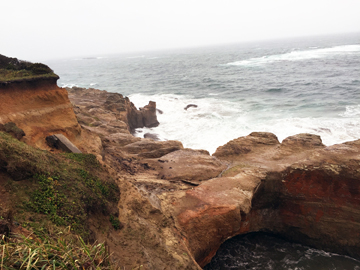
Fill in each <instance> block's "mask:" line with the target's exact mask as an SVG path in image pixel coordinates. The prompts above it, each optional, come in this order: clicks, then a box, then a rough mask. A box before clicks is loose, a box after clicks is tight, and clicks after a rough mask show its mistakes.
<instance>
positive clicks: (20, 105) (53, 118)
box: [0, 78, 81, 148]
mask: <svg viewBox="0 0 360 270" xmlns="http://www.w3.org/2000/svg"><path fill="white" fill-rule="evenodd" d="M56 81H57V78H39V79H36V78H35V79H31V80H26V79H24V80H21V81H15V82H11V83H6V84H2V85H0V100H1V106H0V123H1V124H5V123H7V122H14V123H15V124H16V125H17V126H18V127H19V128H21V129H22V130H23V131H24V132H25V134H26V136H25V137H24V139H23V140H24V141H25V142H26V143H28V144H30V145H35V146H38V147H41V148H46V143H45V138H46V136H49V135H52V134H54V133H62V134H64V135H65V136H66V137H68V138H69V139H70V140H76V139H77V138H78V137H79V135H80V133H81V129H80V126H79V124H78V122H77V119H76V116H75V114H74V110H73V108H72V104H71V103H70V101H69V99H68V95H67V91H66V90H65V89H63V88H59V87H58V86H57V84H56Z"/></svg>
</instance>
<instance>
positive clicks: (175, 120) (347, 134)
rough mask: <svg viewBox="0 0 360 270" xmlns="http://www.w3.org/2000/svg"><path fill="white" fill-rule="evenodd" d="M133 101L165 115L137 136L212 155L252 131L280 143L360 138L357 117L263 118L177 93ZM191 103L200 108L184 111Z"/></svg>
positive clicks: (222, 102)
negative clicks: (296, 138) (308, 136)
mask: <svg viewBox="0 0 360 270" xmlns="http://www.w3.org/2000/svg"><path fill="white" fill-rule="evenodd" d="M130 99H131V101H132V102H134V104H135V105H136V106H139V107H142V106H144V105H146V104H147V103H148V102H149V100H152V101H156V103H157V108H158V109H160V110H161V111H162V112H163V114H158V120H159V122H160V125H159V126H158V127H156V128H150V129H149V128H144V129H139V131H141V133H138V134H137V136H140V137H142V136H143V134H145V133H148V132H150V133H156V134H158V135H159V137H160V138H161V139H162V140H179V141H181V142H182V143H183V145H184V146H185V147H189V148H194V149H206V150H208V151H209V152H210V153H214V152H215V151H216V148H217V147H219V146H221V145H224V144H225V143H227V142H228V141H230V140H232V139H235V138H238V137H241V136H246V135H248V134H250V133H251V132H253V131H265V132H272V133H274V134H275V135H276V136H277V137H278V139H279V141H280V142H281V141H282V140H283V139H285V138H286V137H288V136H292V135H296V134H299V133H312V134H317V135H320V136H321V138H322V141H323V143H324V144H325V145H333V144H337V143H342V142H345V141H351V140H356V139H358V138H359V136H360V126H359V125H358V121H359V117H357V116H358V115H355V118H354V117H350V116H347V117H341V116H339V118H311V117H306V118H301V117H291V116H288V115H286V114H284V115H282V116H279V115H271V114H270V115H269V114H267V116H266V117H264V116H263V113H261V112H256V111H251V112H250V111H248V110H247V109H246V106H245V104H244V105H241V104H239V103H235V102H230V101H225V100H219V99H215V98H211V97H209V98H202V99H194V98H192V97H190V96H179V95H174V94H159V95H152V96H150V95H143V94H134V95H131V96H130ZM188 104H196V105H198V107H197V108H194V107H191V108H188V109H187V110H185V109H184V108H185V107H186V106H187V105H188ZM358 109H359V110H360V107H359V108H358ZM347 110H348V109H347ZM269 113H270V112H269ZM359 114H360V113H359Z"/></svg>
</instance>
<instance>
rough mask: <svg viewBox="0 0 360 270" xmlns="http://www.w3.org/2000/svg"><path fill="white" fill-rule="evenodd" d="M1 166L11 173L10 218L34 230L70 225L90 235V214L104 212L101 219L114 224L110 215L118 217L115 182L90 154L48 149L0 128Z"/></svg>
mask: <svg viewBox="0 0 360 270" xmlns="http://www.w3.org/2000/svg"><path fill="white" fill-rule="evenodd" d="M0 171H5V173H6V175H8V176H9V178H10V179H11V180H9V181H8V182H7V184H6V189H7V190H8V191H9V192H10V194H11V196H12V197H13V198H14V200H13V201H14V205H13V207H12V208H13V210H14V219H15V220H16V221H17V222H18V223H20V224H22V225H23V226H25V227H28V228H29V229H31V230H33V231H34V232H35V233H44V232H47V231H50V230H51V229H52V228H53V227H65V226H71V230H72V231H73V232H74V233H77V234H79V235H80V236H81V237H83V238H84V239H85V240H88V239H91V237H90V231H89V228H88V225H87V219H88V217H89V216H90V215H93V214H101V215H105V216H108V217H109V219H108V221H107V223H108V224H105V225H107V226H109V227H111V226H113V227H114V228H115V227H116V222H115V221H110V219H111V217H112V216H113V219H114V220H117V219H115V218H114V216H117V202H118V199H119V197H120V192H119V188H118V186H117V185H116V183H115V182H114V181H113V180H112V179H111V177H110V176H109V175H108V173H107V172H106V171H105V170H103V168H102V167H101V165H100V164H99V163H98V161H97V160H96V158H95V156H94V155H91V154H52V153H50V152H48V151H42V150H39V149H36V148H33V147H31V146H28V145H26V144H24V143H22V142H20V141H18V140H16V139H14V138H12V137H11V136H10V135H8V134H6V133H3V132H0ZM14 180H16V181H14ZM114 224H115V226H114ZM119 226H120V223H119V225H118V227H119Z"/></svg>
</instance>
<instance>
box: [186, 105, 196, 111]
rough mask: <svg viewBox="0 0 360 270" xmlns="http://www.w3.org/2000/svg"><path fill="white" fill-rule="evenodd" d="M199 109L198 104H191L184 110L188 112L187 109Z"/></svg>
mask: <svg viewBox="0 0 360 270" xmlns="http://www.w3.org/2000/svg"><path fill="white" fill-rule="evenodd" d="M197 107H198V105H196V104H189V105H186V107H185V108H184V110H187V109H189V108H197Z"/></svg>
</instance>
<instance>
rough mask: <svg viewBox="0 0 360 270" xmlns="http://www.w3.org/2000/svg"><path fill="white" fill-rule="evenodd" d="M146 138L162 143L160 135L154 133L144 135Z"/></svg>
mask: <svg viewBox="0 0 360 270" xmlns="http://www.w3.org/2000/svg"><path fill="white" fill-rule="evenodd" d="M144 138H146V139H152V140H154V141H160V138H159V135H157V134H154V133H145V134H144Z"/></svg>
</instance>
